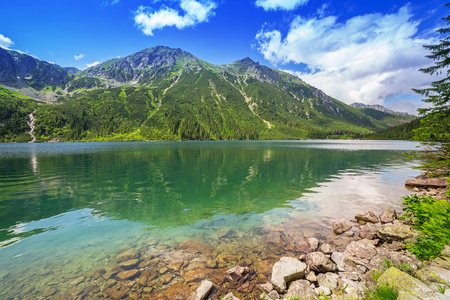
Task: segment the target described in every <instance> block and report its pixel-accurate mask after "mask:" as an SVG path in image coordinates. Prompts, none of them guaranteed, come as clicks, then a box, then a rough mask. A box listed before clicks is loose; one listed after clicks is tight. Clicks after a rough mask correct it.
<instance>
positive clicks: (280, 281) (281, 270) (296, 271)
mask: <svg viewBox="0 0 450 300" xmlns="http://www.w3.org/2000/svg"><path fill="white" fill-rule="evenodd" d="M305 271H306V264H304V263H302V262H301V261H299V260H298V259H295V258H292V257H282V258H281V259H280V260H279V261H278V262H276V263H275V264H274V265H273V269H272V277H271V279H272V280H271V281H272V284H273V285H274V287H275V288H276V289H277V290H278V291H279V292H284V291H285V290H286V287H287V283H289V282H291V281H293V280H296V279H301V278H303V276H304V275H305Z"/></svg>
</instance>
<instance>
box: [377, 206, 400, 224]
mask: <svg viewBox="0 0 450 300" xmlns="http://www.w3.org/2000/svg"><path fill="white" fill-rule="evenodd" d="M395 219H397V213H396V212H395V210H394V209H393V208H392V207H390V206H388V207H386V208H385V209H384V211H383V212H382V213H381V214H380V222H381V224H384V223H391V222H394V220H395Z"/></svg>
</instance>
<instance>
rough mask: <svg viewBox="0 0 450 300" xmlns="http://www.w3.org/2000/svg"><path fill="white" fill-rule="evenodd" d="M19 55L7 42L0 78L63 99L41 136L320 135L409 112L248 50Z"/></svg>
mask: <svg viewBox="0 0 450 300" xmlns="http://www.w3.org/2000/svg"><path fill="white" fill-rule="evenodd" d="M5 53H6V54H8V55H9V60H8V57H7V55H5ZM21 55H22V54H20V55H19V54H15V53H11V52H6V50H5V51H3V52H2V51H0V58H1V57H2V58H3V60H1V59H0V66H9V68H14V69H13V70H9V69H8V70H6V71H5V72H3V73H4V74H3V75H2V74H0V75H1V76H3V77H0V81H2V82H0V84H3V85H6V86H7V87H12V88H13V89H14V88H15V90H16V91H26V92H27V93H28V94H26V93H24V94H26V95H27V96H31V97H33V95H39V96H40V97H33V98H37V99H40V100H46V101H48V102H54V103H59V105H51V106H42V107H37V108H36V111H37V112H36V130H35V132H36V133H37V136H40V139H41V140H44V141H45V140H49V139H55V138H56V139H60V140H117V139H118V140H182V139H292V138H296V139H299V138H321V137H326V136H328V135H330V134H333V133H334V132H336V131H345V132H349V133H351V132H357V133H364V132H365V133H369V132H373V131H375V130H379V129H383V128H387V127H389V126H390V125H395V124H387V123H386V120H387V118H388V119H389V122H390V123H397V124H401V123H403V122H404V121H405V120H404V119H402V116H392V115H391V114H386V115H382V116H381V117H380V116H379V115H373V114H372V116H371V115H370V114H366V113H364V112H362V111H361V110H359V109H357V108H353V107H350V106H348V105H346V104H344V103H343V102H341V101H338V100H336V99H334V98H332V97H330V96H328V95H326V94H325V93H324V92H323V91H321V90H319V89H317V88H315V87H313V86H310V85H308V84H307V83H305V82H304V81H302V80H301V79H300V78H298V77H296V76H293V75H290V74H288V73H285V72H283V71H280V70H276V69H273V68H270V67H267V66H264V65H261V64H260V63H258V62H255V61H253V60H251V59H250V58H248V57H247V58H244V59H242V60H238V61H235V62H232V63H229V64H225V65H213V64H210V63H208V62H206V61H203V60H201V59H199V58H197V57H195V56H193V55H192V54H190V53H188V52H185V51H183V50H181V49H179V48H178V49H173V48H169V47H165V46H157V47H152V48H147V49H144V50H142V51H138V52H136V53H133V54H130V55H128V56H126V57H124V58H115V59H111V60H108V61H106V62H103V63H100V64H98V65H96V66H93V67H90V68H88V69H86V70H82V71H78V72H75V71H76V69H67V68H61V67H59V66H57V65H52V64H50V63H46V62H41V61H38V60H36V59H34V58H30V57H23V56H21ZM33 59H34V60H35V61H34V62H33V61H32V60H33ZM11 61H12V63H11ZM22 62H23V63H22ZM20 68H22V69H23V70H22V69H20ZM16 69H20V70H22V71H20V72H18V71H16ZM68 71H71V72H70V73H69V72H68ZM8 72H9V73H8ZM74 72H75V74H73V73H74ZM17 74H21V75H20V76H17ZM13 75H15V76H16V77H20V78H15V79H14V80H13V79H12V77H11V76H13ZM8 76H9V77H8ZM21 76H22V77H21ZM23 76H25V77H23ZM4 78H9V79H10V81H9V82H8V81H6V84H5V81H4V80H1V79H4ZM38 140H39V139H38Z"/></svg>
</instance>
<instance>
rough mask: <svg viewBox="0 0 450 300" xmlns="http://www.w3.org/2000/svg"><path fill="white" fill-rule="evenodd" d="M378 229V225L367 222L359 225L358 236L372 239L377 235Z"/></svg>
mask: <svg viewBox="0 0 450 300" xmlns="http://www.w3.org/2000/svg"><path fill="white" fill-rule="evenodd" d="M378 229H379V227H378V226H376V225H374V224H372V223H367V224H366V225H363V226H361V227H359V237H360V238H362V239H369V240H372V239H374V238H376V237H377V231H378Z"/></svg>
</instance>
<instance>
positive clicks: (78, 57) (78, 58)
mask: <svg viewBox="0 0 450 300" xmlns="http://www.w3.org/2000/svg"><path fill="white" fill-rule="evenodd" d="M73 58H75V60H80V59H82V58H84V54H83V53H81V54H80V55H74V56H73Z"/></svg>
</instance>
